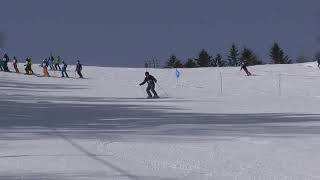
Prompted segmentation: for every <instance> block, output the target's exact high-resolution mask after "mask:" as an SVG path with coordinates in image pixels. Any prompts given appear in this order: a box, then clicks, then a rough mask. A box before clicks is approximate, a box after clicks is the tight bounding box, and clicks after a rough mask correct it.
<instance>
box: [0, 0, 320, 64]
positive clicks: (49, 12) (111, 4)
mask: <svg viewBox="0 0 320 180" xmlns="http://www.w3.org/2000/svg"><path fill="white" fill-rule="evenodd" d="M1 6H2V10H1V11H2V15H1V16H0V31H1V32H3V33H5V35H6V43H5V48H4V49H5V51H7V52H8V53H9V55H11V56H13V55H16V56H18V57H19V58H20V59H22V58H24V57H26V56H32V57H33V59H34V61H37V60H39V61H40V59H41V58H44V57H46V56H48V54H49V52H50V51H52V52H53V53H54V54H56V55H61V56H63V57H64V58H65V59H66V60H67V61H71V62H70V63H72V62H74V61H75V59H77V58H80V59H81V60H82V62H83V63H84V64H89V65H103V66H127V67H140V66H143V64H144V61H145V60H148V59H152V58H158V59H160V60H162V61H163V62H164V61H165V59H166V58H167V57H168V56H169V55H170V54H172V53H175V54H176V55H177V56H178V57H179V58H180V59H182V60H185V59H186V58H192V57H196V56H197V53H198V52H199V51H200V50H201V49H202V48H204V49H207V50H208V51H209V52H210V53H211V54H217V53H221V54H223V55H224V56H225V55H226V54H227V51H228V49H229V48H230V46H231V45H232V43H235V44H237V45H238V47H239V48H243V47H244V46H246V47H248V48H251V49H253V50H254V51H255V52H256V53H257V54H258V56H259V57H261V58H262V59H263V60H265V61H268V60H269V57H268V52H269V49H270V47H271V45H272V43H273V42H275V41H276V42H279V43H280V46H281V47H283V49H284V50H285V51H286V52H287V53H288V54H289V55H290V56H291V57H292V58H296V57H298V56H302V55H304V56H308V57H309V56H310V57H311V56H312V55H313V54H314V53H315V52H316V51H317V50H319V47H320V46H319V42H317V37H318V36H320V31H319V29H320V28H319V27H320V16H319V15H320V8H319V7H320V1H318V0H157V1H156V0H28V1H22V0H2V1H1Z"/></svg>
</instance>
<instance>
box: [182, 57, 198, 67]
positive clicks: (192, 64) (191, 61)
mask: <svg viewBox="0 0 320 180" xmlns="http://www.w3.org/2000/svg"><path fill="white" fill-rule="evenodd" d="M184 67H185V68H195V67H197V64H196V62H195V61H194V60H193V59H188V61H187V62H186V63H185V64H184Z"/></svg>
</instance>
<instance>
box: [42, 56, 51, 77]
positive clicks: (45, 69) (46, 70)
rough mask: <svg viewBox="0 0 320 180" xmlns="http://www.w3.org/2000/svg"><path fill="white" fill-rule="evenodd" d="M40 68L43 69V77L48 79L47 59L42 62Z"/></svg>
mask: <svg viewBox="0 0 320 180" xmlns="http://www.w3.org/2000/svg"><path fill="white" fill-rule="evenodd" d="M40 66H41V67H42V68H43V76H44V77H50V75H49V72H48V60H47V59H45V60H43V61H42V63H41V65H40Z"/></svg>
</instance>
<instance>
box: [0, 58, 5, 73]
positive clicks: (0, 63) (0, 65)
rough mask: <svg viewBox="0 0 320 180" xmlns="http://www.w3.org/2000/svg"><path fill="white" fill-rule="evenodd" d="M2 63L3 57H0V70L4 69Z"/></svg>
mask: <svg viewBox="0 0 320 180" xmlns="http://www.w3.org/2000/svg"><path fill="white" fill-rule="evenodd" d="M3 64H4V62H3V59H2V58H0V71H4V69H3Z"/></svg>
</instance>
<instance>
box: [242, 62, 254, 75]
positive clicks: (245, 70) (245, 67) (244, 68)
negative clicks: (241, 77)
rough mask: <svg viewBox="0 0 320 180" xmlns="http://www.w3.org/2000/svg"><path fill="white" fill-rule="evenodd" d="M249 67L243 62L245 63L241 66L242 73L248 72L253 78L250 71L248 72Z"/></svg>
mask: <svg viewBox="0 0 320 180" xmlns="http://www.w3.org/2000/svg"><path fill="white" fill-rule="evenodd" d="M247 67H248V63H247V62H243V63H242V64H241V69H240V71H241V70H242V69H243V70H244V72H246V74H247V76H251V75H252V74H251V73H250V72H249V70H248V68H247Z"/></svg>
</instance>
